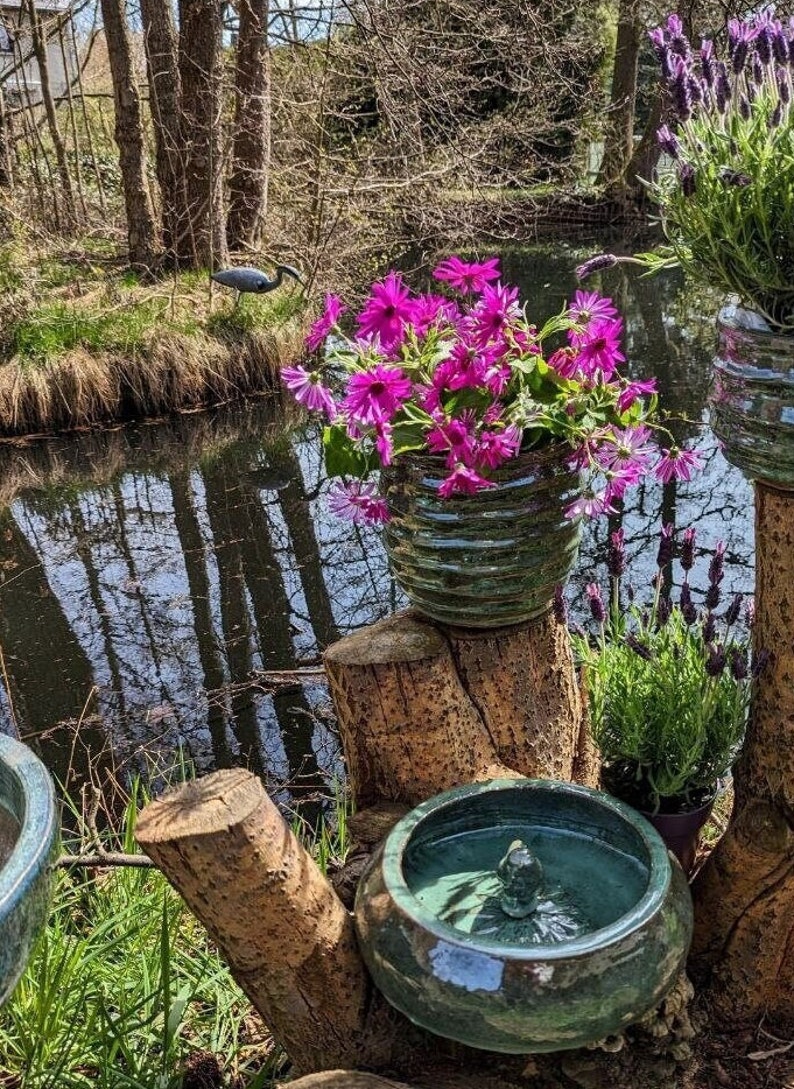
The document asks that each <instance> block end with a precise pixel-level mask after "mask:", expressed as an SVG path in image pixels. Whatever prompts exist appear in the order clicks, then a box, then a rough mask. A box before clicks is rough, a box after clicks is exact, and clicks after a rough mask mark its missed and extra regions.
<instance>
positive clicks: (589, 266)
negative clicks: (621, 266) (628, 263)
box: [576, 253, 618, 280]
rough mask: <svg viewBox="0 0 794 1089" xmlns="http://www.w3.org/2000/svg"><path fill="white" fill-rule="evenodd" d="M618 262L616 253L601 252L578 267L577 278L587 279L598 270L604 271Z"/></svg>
mask: <svg viewBox="0 0 794 1089" xmlns="http://www.w3.org/2000/svg"><path fill="white" fill-rule="evenodd" d="M617 263H618V259H617V257H616V256H615V254H614V253H599V254H596V256H595V257H591V258H590V259H589V260H588V261H585V262H584V264H581V265H579V266H578V267H577V269H576V279H577V280H586V279H587V277H588V276H592V275H593V274H594V273H596V272H602V271H603V270H604V269H607V268H614V267H615V265H616V264H617Z"/></svg>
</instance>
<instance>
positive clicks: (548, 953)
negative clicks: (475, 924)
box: [381, 779, 677, 962]
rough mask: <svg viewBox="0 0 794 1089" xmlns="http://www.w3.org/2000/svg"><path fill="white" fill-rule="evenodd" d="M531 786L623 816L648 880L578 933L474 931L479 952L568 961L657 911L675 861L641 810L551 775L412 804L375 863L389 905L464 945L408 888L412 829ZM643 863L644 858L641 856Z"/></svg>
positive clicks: (489, 783) (496, 782)
mask: <svg viewBox="0 0 794 1089" xmlns="http://www.w3.org/2000/svg"><path fill="white" fill-rule="evenodd" d="M537 788H542V789H544V790H551V791H554V792H561V793H565V794H568V795H571V794H573V795H575V796H578V797H580V798H585V799H588V800H590V801H593V802H596V803H597V804H598V805H600V806H602V807H603V808H605V809H608V810H611V811H612V813H614V814H615V815H616V816H617V817H619V818H620V819H622V820H623V821H625V822H626V823H627V824H628V825H629V826H630V827H631V828H632V830H633V831H634V832H635V833H636V834H637V835H638V836H639V838H640V840H641V841H642V844H643V847H644V848H645V850H646V851H647V866H648V883H647V885H646V888H645V891H644V893H643V894H642V896H641V897H640V899H639V900H637V902H636V903H635V904H634V905H633V907H632V908H631V909H630V910H629V911H627V912H625V913H624V914H623V915H621V916H619V917H618V918H617V919H615V920H614V921H613V922H611V923H609V924H607V925H606V926H603V927H599V928H598V929H597V930H592V931H590V932H589V933H587V934H586V935H583V936H581V937H578V938H570V939H566V940H564V941H560V942H543V943H541V942H536V943H532V944H531V945H525V944H518V943H516V942H509V941H501V940H498V939H493V938H488V937H487V936H485V935H482V934H477V935H476V945H477V948H478V949H479V950H480V951H481V952H483V953H489V952H492V953H498V954H501V955H503V956H504V955H508V956H509V957H510V959H511V960H516V961H526V962H535V961H537V960H539V959H541V958H542V959H543V960H570V959H572V958H576V957H580V956H581V957H584V956H587V955H588V954H590V953H593V952H596V951H598V950H599V949H600V948H601V947H602V946H603V944H604V940H605V936H606V935H608V936H609V941H610V942H614V941H616V940H618V939H620V938H623V937H625V936H626V935H627V934H630V933H631V932H632V931H634V930H636V929H638V928H639V927H641V926H642V925H643V924H644V923H646V922H648V921H649V920H650V919H651V918H653V916H654V915H655V914H656V913H657V912H658V911H659V907H660V904H661V903H662V901H663V900H664V898H665V896H666V894H667V891H668V889H669V886H670V882H671V880H672V867H673V866H675V865H677V862H675V860H674V859H672V858H671V857H670V856H669V854H668V851H667V848H666V847H665V845H664V842H663V840H662V838H661V836H660V835H659V833H658V832H657V831H656V829H655V828H653V827H652V825H650V824H649V823H648V821H647V820H646V819H645V818H644V817H643V816H641V814H639V813H638V812H637V811H636V810H635V809H632V808H631V806H629V805H626V803H625V802H621V801H619V800H618V799H617V798H613V797H612V796H611V795H609V794H604V793H603V792H602V791H599V790H592V789H591V788H590V787H584V786H579V785H578V784H576V783H568V782H563V781H559V780H554V779H489V780H485V781H483V782H479V783H470V784H466V785H465V786H459V787H453V788H452V789H451V790H447V791H445V792H444V793H443V794H437V795H436V796H435V797H433V798H429V799H428V800H427V801H425V802H422V803H421V804H420V805H418V806H417V807H416V808H415V809H412V810H411V812H410V813H408V814H407V815H406V816H405V817H403V818H402V819H401V820H400V821H398V823H397V824H396V825H395V826H394V828H393V829H392V830H391V832H390V833H389V834H388V836H387V837H386V840H385V843H384V845H383V854H382V863H381V865H382V873H383V882H384V885H385V888H386V889H387V891H388V892H389V895H390V896H391V897H392V899H393V901H394V903H395V905H396V906H398V907H399V908H400V909H401V910H402V911H403V912H405V914H406V915H408V916H409V917H410V918H411V919H413V920H414V921H415V922H417V923H419V924H420V925H421V926H422V927H423V929H424V930H426V931H428V932H429V933H431V934H433V935H434V936H435V937H436V938H439V939H441V940H443V941H444V942H446V943H449V944H451V945H455V946H460V947H461V948H464V949H470V948H471V944H472V937H473V936H472V935H470V934H465V933H462V932H461V931H460V930H458V929H457V928H456V927H454V926H452V925H451V924H449V923H445V922H442V921H441V920H440V919H439V918H438V917H437V916H435V915H434V914H433V913H432V912H430V911H428V910H427V909H426V908H425V906H424V905H423V904H422V902H421V901H420V900H419V898H418V897H417V896H416V895H415V893H414V892H413V891H412V890H411V888H410V886H409V884H408V882H407V881H406V879H405V877H404V859H405V853H406V850H407V849H408V847H409V845H410V843H411V841H412V839H413V837H414V834H415V833H416V831H417V829H418V828H419V827H420V825H421V824H422V823H423V822H424V821H425V820H426V819H427V818H429V817H431V816H432V817H438V816H439V814H440V813H441V812H442V811H443V810H444V809H450V808H452V807H454V806H457V805H459V804H460V802H462V801H465V800H466V799H467V798H474V797H480V796H482V795H484V794H488V793H493V792H498V791H505V790H516V789H518V790H531V789H537ZM644 862H645V860H643V863H644Z"/></svg>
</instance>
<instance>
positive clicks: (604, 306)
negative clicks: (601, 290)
mask: <svg viewBox="0 0 794 1089" xmlns="http://www.w3.org/2000/svg"><path fill="white" fill-rule="evenodd" d="M617 316H618V312H617V310H616V309H615V304H614V303H613V302H612V300H611V299H608V298H606V297H605V296H604V295H599V294H598V292H597V291H577V292H576V293H575V295H574V297H573V302H572V303H571V305H570V306H569V308H568V317H569V318H570V319H571V321H575V322H576V324H577V325H584V326H588V325H590V323H591V322H593V321H612V320H613V319H614V318H616V317H617ZM574 335H575V336H577V335H578V336H581V334H574ZM572 343H574V344H575V343H576V341H575V340H574V341H572Z"/></svg>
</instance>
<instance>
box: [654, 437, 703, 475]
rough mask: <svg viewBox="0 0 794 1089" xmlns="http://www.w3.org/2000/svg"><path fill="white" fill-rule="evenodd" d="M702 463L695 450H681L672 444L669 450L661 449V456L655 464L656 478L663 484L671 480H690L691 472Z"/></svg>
mask: <svg viewBox="0 0 794 1089" xmlns="http://www.w3.org/2000/svg"><path fill="white" fill-rule="evenodd" d="M702 465H703V462H702V460H701V457H700V454H698V453H697V451H696V450H682V449H681V447H680V446H672V447H671V448H670V449H669V450H662V457H661V459H660V460H659V463H658V465H657V466H656V469H655V472H656V478H657V480H661V481H662V482H663V483H664V484H668V483H669V482H670V481H671V480H691V479H692V473H693V472H694V471H695V470H696V469H700V468H701V467H702Z"/></svg>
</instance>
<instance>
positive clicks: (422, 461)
mask: <svg viewBox="0 0 794 1089" xmlns="http://www.w3.org/2000/svg"><path fill="white" fill-rule="evenodd" d="M574 453H575V451H574V449H573V447H572V446H571V445H570V444H569V443H568V442H567V441H566V440H565V439H563V438H560V437H559V436H557V435H549V436H547V437H546V438H545V439H543V441H542V442H539V443H535V444H534V445H533V446H528V447H526V448H525V447H524V446H523V444H522V446H521V448H520V449H519V451H518V453H517V454H516V455H515V456H514V457H512V458H508V460H507V461H505V462H503V463H502V464H501V465H500V466H499V468H498V469H491V470H489V472H488V477H489V479H490V480H499V479H500V477H499V474H500V473H502V475H503V476H504V475H509V472H510V470H511V469H514V468H515V466H516V465H517V464H523V462H524V461H525V460H527V459H530V460H532V461H536V462H538V463H539V464H545V463H546V462H556V461H559V460H560V458H562V457H563V456H566V457H573V455H574ZM408 464H413V465H418V466H420V467H424V468H426V469H429V470H436V469H437V470H438V471H439V472H440V473H441V474H442V475H443V476H446V475H447V473H448V472H449V469H448V467H447V463H446V457H445V455H444V454H433V453H430V452H428V451H425V450H407V451H405V452H404V453H402V454H399V455H397V457H395V458H394V460H393V461H392V463H391V464H390V465H386V466H384V467H383V468H382V469H381V470H380V473H381V478H382V479H383V480H384V481H386V480H391V479H393V478H394V477H396V476H398V475H399V472H400V466H401V465H402V466H406V465H408ZM570 472H571V475H572V476H575V475H577V473H578V470H577V469H571V470H570Z"/></svg>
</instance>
